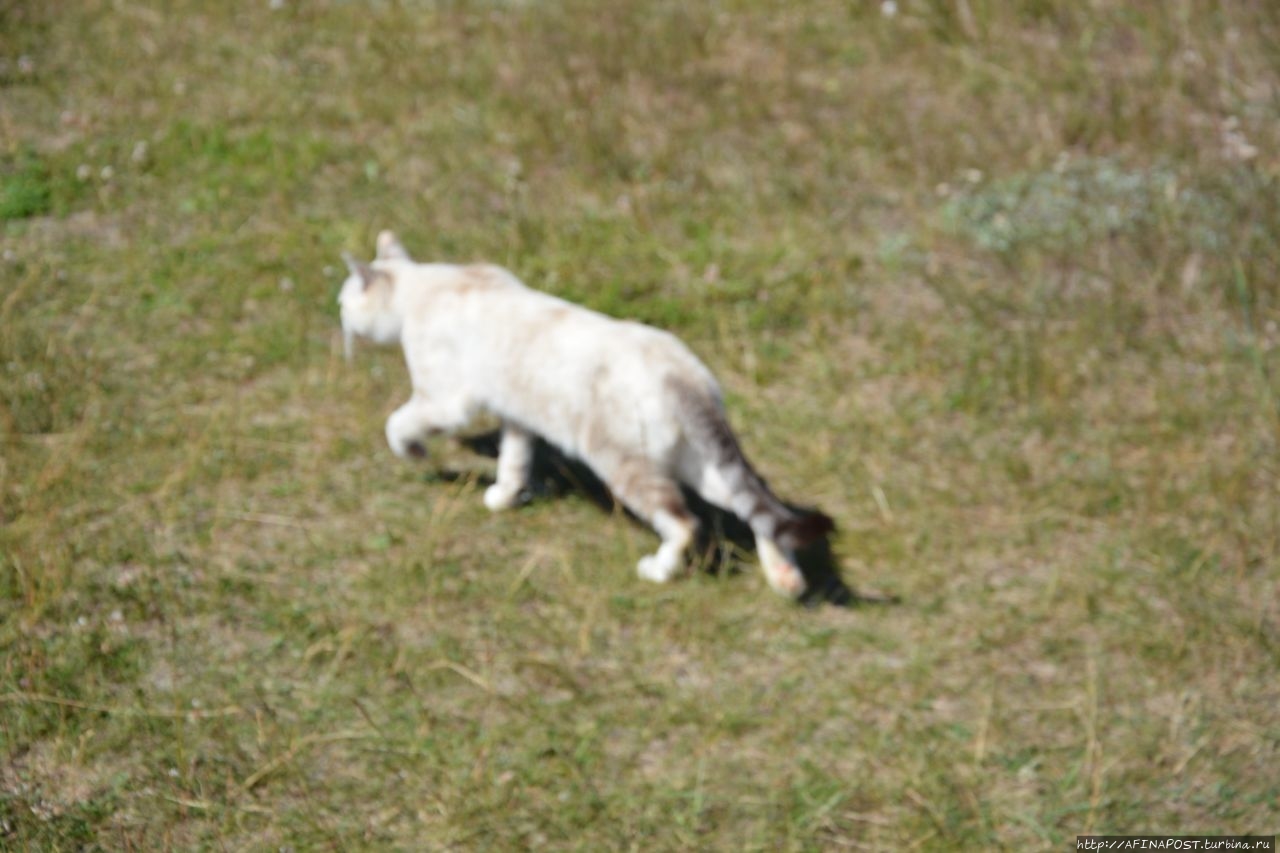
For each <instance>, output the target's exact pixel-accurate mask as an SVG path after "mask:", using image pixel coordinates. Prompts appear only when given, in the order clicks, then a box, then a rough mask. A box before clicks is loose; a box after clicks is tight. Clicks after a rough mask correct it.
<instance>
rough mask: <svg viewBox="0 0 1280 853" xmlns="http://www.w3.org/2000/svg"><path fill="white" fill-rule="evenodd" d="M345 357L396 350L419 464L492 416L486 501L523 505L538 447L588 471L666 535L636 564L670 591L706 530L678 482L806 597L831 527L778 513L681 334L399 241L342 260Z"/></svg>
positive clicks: (809, 517)
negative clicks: (817, 543) (432, 441)
mask: <svg viewBox="0 0 1280 853" xmlns="http://www.w3.org/2000/svg"><path fill="white" fill-rule="evenodd" d="M343 258H344V260H345V261H346V264H347V267H348V269H349V273H350V274H349V276H348V277H347V279H346V281H345V282H344V283H343V286H342V290H341V293H340V294H339V296H338V303H339V305H340V306H341V322H342V330H343V340H344V349H345V352H346V356H347V358H348V360H349V359H350V358H351V353H352V345H353V341H354V339H355V338H357V337H360V338H365V339H369V340H372V341H373V342H375V343H379V344H395V343H397V342H398V343H400V344H401V346H402V347H403V349H404V356H405V361H406V362H407V363H408V367H409V375H410V379H411V380H412V384H413V395H412V396H411V397H410V399H409V401H408V402H407V403H405V404H404V405H403V406H401V407H400V408H399V409H397V410H396V411H395V412H394V413H393V414H392V415H391V417H390V418H388V419H387V426H386V435H387V443H388V444H390V445H391V450H392V451H393V452H394V453H395V454H396V455H397V456H401V457H410V456H413V457H423V456H425V455H426V450H425V446H424V442H425V440H426V438H427V436H429V435H431V434H435V433H453V432H456V431H457V430H460V429H462V428H463V427H465V426H466V425H467V424H468V423H469V422H470V421H471V420H472V418H473V417H474V416H475V415H477V414H479V413H481V412H488V413H491V414H493V415H495V416H497V417H498V418H499V419H500V420H501V423H502V430H501V437H500V439H499V447H498V465H497V477H496V481H495V482H494V483H493V485H491V486H489V488H488V489H487V490H486V491H485V493H484V504H485V506H486V507H488V508H489V509H490V510H493V511H497V510H503V509H507V508H510V507H512V506H515V505H516V504H517V503H518V502H519V499H520V497H521V494H522V493H523V492H524V490H525V487H526V485H527V480H528V476H529V468H530V462H531V460H532V455H533V447H534V440H535V438H536V437H539V436H540V437H541V438H543V439H544V440H546V441H548V442H549V443H551V444H553V445H555V446H556V447H558V448H559V449H560V450H562V451H564V452H565V453H567V454H568V455H570V456H572V457H576V458H578V459H581V460H582V461H583V462H585V463H586V464H587V465H589V466H590V467H591V469H592V470H593V471H594V472H595V473H596V474H597V475H598V476H599V477H600V479H601V480H602V481H603V482H604V484H605V485H606V486H608V487H609V489H610V491H612V493H613V495H614V497H615V498H616V499H618V500H619V501H621V502H622V504H623V505H624V506H626V507H627V508H628V509H629V510H631V512H633V513H634V514H635V515H636V516H638V517H639V518H640V519H642V520H643V521H645V522H646V523H648V524H649V525H651V526H652V527H653V529H654V530H656V531H657V533H658V535H659V536H660V537H661V540H662V541H661V544H660V545H659V547H658V550H657V551H656V552H655V553H653V554H650V555H648V556H645V557H644V558H642V559H641V560H640V562H639V564H638V565H637V571H638V572H639V575H640V577H642V578H645V579H647V580H651V581H657V582H665V581H668V580H671V579H672V578H673V577H675V576H676V575H677V574H678V573H679V572H680V571H681V570H682V568H683V563H684V559H683V558H684V553H685V551H686V549H687V548H688V546H689V544H690V543H691V541H692V540H693V537H694V534H695V533H696V531H697V525H698V521H697V519H696V517H695V516H694V515H693V514H692V513H690V512H689V510H688V508H687V507H686V505H685V501H684V497H683V494H682V493H681V490H680V483H684V484H685V485H686V486H688V487H689V488H691V489H692V490H693V491H695V492H697V493H698V494H699V495H701V496H702V497H703V498H704V499H705V500H707V501H708V502H709V503H711V504H713V505H715V506H717V507H720V508H721V509H724V510H728V511H729V512H732V513H734V514H735V515H737V516H739V517H740V518H742V519H743V520H745V521H746V522H747V523H748V524H749V525H750V527H751V531H752V533H753V534H754V536H755V540H756V548H757V553H758V554H759V557H760V562H761V566H762V568H763V570H764V576H765V579H766V580H767V581H768V583H769V586H770V587H772V588H773V589H774V590H776V591H778V592H779V593H782V594H783V595H787V596H790V597H798V596H800V595H801V594H802V593H803V592H804V590H805V579H804V575H803V574H802V573H801V571H800V570H799V568H798V566H797V563H796V551H797V550H798V549H800V548H802V547H804V546H805V545H807V544H808V543H810V542H812V541H814V540H816V539H818V538H820V537H823V536H826V535H827V534H829V533H830V532H831V531H832V530H833V529H834V524H833V523H832V521H831V519H830V518H828V517H827V516H826V515H824V514H822V513H820V512H797V511H794V510H792V509H790V508H788V507H787V506H786V505H785V504H784V503H782V501H780V500H779V499H778V498H777V497H776V496H775V495H774V494H773V492H772V491H770V489H769V487H768V486H767V485H766V484H765V481H764V480H763V479H762V478H761V477H760V475H759V474H757V473H756V471H755V469H753V468H752V467H751V464H750V463H749V462H748V461H747V459H746V457H745V456H744V455H743V452H742V449H741V447H740V446H739V444H738V440H737V439H736V438H735V437H734V434H733V432H732V430H731V429H730V428H729V423H728V420H727V418H726V414H725V408H724V402H723V400H722V397H721V392H720V387H719V385H718V384H717V383H716V380H715V378H714V377H713V376H712V375H711V371H710V370H708V369H707V367H706V366H705V365H704V364H703V363H702V362H701V361H699V360H698V358H697V357H696V356H695V355H694V354H693V353H692V352H690V351H689V349H688V348H687V347H686V346H685V345H684V344H683V343H681V342H680V340H679V339H677V338H676V337H675V336H674V335H671V334H669V333H667V332H664V331H660V330H658V329H655V328H653V327H651V326H646V325H642V324H640V323H636V322H631V321H623V320H616V319H613V318H611V317H607V316H605V315H603V314H599V313H596V312H595V311H591V310H588V309H586V308H582V307H580V306H577V305H574V304H572V303H569V302H566V301H564V300H562V299H558V298H556V297H554V296H551V295H549V294H545V293H541V292H539V291H537V290H533V289H531V288H529V287H526V286H525V285H524V284H523V283H522V282H521V281H520V280H519V279H517V278H516V277H515V276H514V275H513V274H512V273H510V272H508V271H507V270H505V269H503V268H502V267H498V266H491V265H484V264H481V265H471V266H459V265H454V264H443V263H421V264H420V263H416V262H415V261H414V260H413V259H412V258H410V257H409V254H408V252H406V251H405V249H404V247H403V246H402V245H401V243H400V241H399V240H398V239H397V238H396V236H395V235H394V234H392V233H391V232H390V231H383V232H382V233H380V234H379V235H378V239H377V257H376V259H375V260H374V261H373V262H371V263H363V262H359V261H356V260H354V259H353V258H352V257H351V256H350V255H344V256H343Z"/></svg>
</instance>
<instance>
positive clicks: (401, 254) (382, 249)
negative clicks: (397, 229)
mask: <svg viewBox="0 0 1280 853" xmlns="http://www.w3.org/2000/svg"><path fill="white" fill-rule="evenodd" d="M378 260H380V261H408V260H412V258H410V257H409V253H408V252H406V251H405V250H404V246H403V245H402V244H401V243H400V240H399V238H397V237H396V235H395V234H393V233H391V232H390V231H383V232H382V233H380V234H379V235H378Z"/></svg>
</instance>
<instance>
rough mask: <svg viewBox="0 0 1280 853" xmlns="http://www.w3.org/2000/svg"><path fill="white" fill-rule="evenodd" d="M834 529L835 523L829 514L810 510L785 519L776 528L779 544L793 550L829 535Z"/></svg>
mask: <svg viewBox="0 0 1280 853" xmlns="http://www.w3.org/2000/svg"><path fill="white" fill-rule="evenodd" d="M835 529H836V523H835V522H834V521H832V520H831V516H829V515H827V514H826V513H823V512H819V511H818V510H812V511H809V512H804V513H800V514H798V515H796V516H795V517H794V518H791V519H788V520H787V521H785V522H784V523H783V524H782V526H781V528H780V529H779V530H778V540H779V544H781V545H783V546H784V547H786V548H791V549H793V550H794V549H797V548H803V547H805V546H806V545H808V544H809V543H811V542H813V541H815V540H817V539H821V538H822V537H824V536H828V535H830V534H831V533H832V532H834V531H835Z"/></svg>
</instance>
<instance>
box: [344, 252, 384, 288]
mask: <svg viewBox="0 0 1280 853" xmlns="http://www.w3.org/2000/svg"><path fill="white" fill-rule="evenodd" d="M342 260H344V261H346V263H347V269H348V270H350V271H351V274H352V275H358V276H360V281H362V282H363V283H364V289H365V290H368V289H369V286H370V285H371V284H373V282H374V280H375V279H377V277H378V272H377V270H375V269H374V268H373V267H371V266H369V265H368V264H366V263H365V262H364V261H357V260H356V259H355V258H353V257H351V255H349V254H348V253H346V252H343V253H342Z"/></svg>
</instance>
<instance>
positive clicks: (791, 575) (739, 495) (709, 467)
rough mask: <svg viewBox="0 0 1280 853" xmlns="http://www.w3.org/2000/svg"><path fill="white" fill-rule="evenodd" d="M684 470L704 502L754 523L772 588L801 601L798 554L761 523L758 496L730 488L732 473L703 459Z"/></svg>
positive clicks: (696, 459)
mask: <svg viewBox="0 0 1280 853" xmlns="http://www.w3.org/2000/svg"><path fill="white" fill-rule="evenodd" d="M681 467H682V472H683V473H682V476H684V477H685V478H686V482H689V483H691V484H692V485H693V487H694V489H695V490H696V491H697V492H698V494H699V495H701V496H702V498H703V500H705V501H707V503H710V504H712V505H714V506H718V507H720V509H723V510H726V511H727V512H731V513H734V514H735V515H737V516H738V517H740V518H743V519H745V520H746V521H747V522H748V523H749V524H751V533H752V535H754V536H755V540H756V555H757V556H758V557H759V558H760V568H761V569H762V570H763V571H764V579H765V581H767V582H768V584H769V587H770V588H771V589H772V590H774V591H775V592H778V593H781V594H782V595H785V596H787V597H788V598H799V597H800V596H801V595H802V594H803V593H804V591H805V587H806V582H805V579H804V573H802V572H801V571H800V568H799V566H798V565H797V561H796V557H795V555H794V554H792V553H790V552H789V551H788V550H787V549H785V548H783V547H782V546H781V545H779V544H778V543H777V542H776V541H775V540H774V539H773V537H772V536H771V535H770V533H771V531H770V530H768V529H767V528H766V526H765V525H764V524H762V523H761V520H760V515H761V513H760V511H759V508H758V506H757V499H756V497H755V496H754V495H751V494H750V493H749V492H746V491H744V490H741V489H739V490H735V489H734V488H733V487H732V486H730V483H731V482H732V480H733V478H732V477H731V476H730V475H729V474H727V473H726V472H725V471H723V470H721V469H720V467H718V466H716V465H714V464H708V463H706V462H705V461H704V460H702V459H701V458H700V457H697V456H691V457H690V458H688V459H686V460H684V463H683V464H682V466H681ZM752 519H755V521H754V522H753V521H752Z"/></svg>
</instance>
